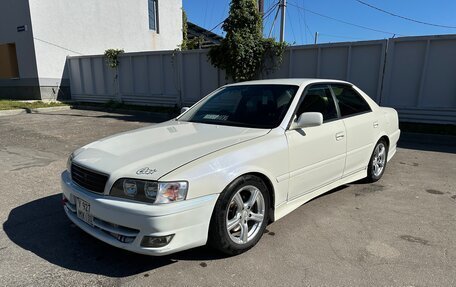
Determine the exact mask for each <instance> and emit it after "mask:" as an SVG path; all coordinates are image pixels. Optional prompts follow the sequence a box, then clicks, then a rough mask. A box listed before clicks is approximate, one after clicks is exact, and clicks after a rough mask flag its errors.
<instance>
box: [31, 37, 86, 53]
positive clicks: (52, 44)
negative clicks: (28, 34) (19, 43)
mask: <svg viewBox="0 0 456 287" xmlns="http://www.w3.org/2000/svg"><path fill="white" fill-rule="evenodd" d="M33 39H35V40H38V41H41V42H43V43H46V44H48V45H51V46H54V47H57V48H60V49H62V50H65V51H68V52H71V53H75V54H78V55H81V56H82V55H84V54H82V53H79V52H76V51H73V50H70V49H68V48H65V47H62V46H59V45H57V44H54V43H51V42H48V41H45V40H42V39H40V38H36V37H33Z"/></svg>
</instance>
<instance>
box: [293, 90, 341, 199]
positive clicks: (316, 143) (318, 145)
mask: <svg viewBox="0 0 456 287" xmlns="http://www.w3.org/2000/svg"><path fill="white" fill-rule="evenodd" d="M304 112H320V113H322V114H323V124H322V125H321V126H316V127H309V128H302V129H297V130H287V131H286V136H287V140H288V146H289V163H290V188H289V193H288V200H293V199H295V198H297V197H299V196H302V195H304V194H306V193H309V192H312V191H314V190H317V189H318V188H320V187H323V186H325V185H327V184H329V183H331V182H334V181H336V180H338V179H340V178H341V177H342V174H343V171H344V166H345V154H346V132H345V126H344V123H343V121H342V120H341V119H339V116H338V113H337V109H336V105H335V103H334V98H333V96H332V94H331V90H330V88H329V86H328V85H321V84H319V85H313V86H311V87H309V88H308V89H306V91H305V92H304V95H303V99H302V100H301V103H300V104H299V105H298V109H297V112H296V116H297V117H299V115H301V113H304Z"/></svg>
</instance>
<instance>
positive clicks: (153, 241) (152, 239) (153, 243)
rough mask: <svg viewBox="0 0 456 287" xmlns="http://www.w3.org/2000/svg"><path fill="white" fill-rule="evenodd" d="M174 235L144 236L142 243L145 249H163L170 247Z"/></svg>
mask: <svg viewBox="0 0 456 287" xmlns="http://www.w3.org/2000/svg"><path fill="white" fill-rule="evenodd" d="M173 237H174V234H171V235H166V236H144V237H143V239H142V241H141V246H143V247H163V246H166V245H168V243H170V242H171V239H173Z"/></svg>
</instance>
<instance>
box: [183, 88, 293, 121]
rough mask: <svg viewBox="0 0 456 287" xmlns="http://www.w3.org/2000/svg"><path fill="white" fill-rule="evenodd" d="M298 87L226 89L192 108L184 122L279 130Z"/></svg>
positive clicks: (184, 117) (185, 115)
mask: <svg viewBox="0 0 456 287" xmlns="http://www.w3.org/2000/svg"><path fill="white" fill-rule="evenodd" d="M298 88H299V87H298V86H290V85H239V86H231V87H226V88H224V89H222V90H220V91H218V92H217V93H215V94H214V95H212V96H210V97H208V98H207V99H205V100H204V101H202V102H200V103H199V104H198V105H196V106H194V107H192V109H191V110H189V111H188V112H187V113H186V114H184V115H183V116H182V117H180V118H179V120H180V121H189V122H196V123H206V124H217V125H231V126H242V127H252V128H268V129H271V128H275V127H277V126H278V125H279V124H280V123H281V122H282V120H283V117H284V116H285V113H286V112H287V110H288V108H289V106H290V104H291V101H292V100H293V97H294V95H295V94H296V92H297V90H298Z"/></svg>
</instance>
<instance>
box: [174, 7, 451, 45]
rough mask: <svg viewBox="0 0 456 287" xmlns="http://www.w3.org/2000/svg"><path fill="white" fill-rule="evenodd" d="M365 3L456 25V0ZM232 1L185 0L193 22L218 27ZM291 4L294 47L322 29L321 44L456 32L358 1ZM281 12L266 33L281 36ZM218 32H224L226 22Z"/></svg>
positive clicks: (288, 35)
mask: <svg viewBox="0 0 456 287" xmlns="http://www.w3.org/2000/svg"><path fill="white" fill-rule="evenodd" d="M264 1H265V11H268V9H269V8H270V7H272V6H273V5H274V4H275V3H277V2H278V1H279V0H264ZM362 1H363V2H365V3H368V4H371V5H373V6H376V7H378V8H381V9H383V10H386V11H388V12H392V13H394V14H398V15H400V16H404V17H407V18H412V19H414V20H418V21H423V22H427V23H431V24H437V25H444V26H454V27H456V0H362ZM229 3H230V0H182V4H183V8H184V10H185V11H186V12H187V17H188V19H189V21H190V22H193V23H195V24H197V25H199V26H202V27H204V28H206V29H208V30H211V29H213V28H214V27H216V26H217V25H218V24H219V23H220V22H222V21H223V19H225V18H226V17H227V16H228V11H229ZM287 3H288V5H287V9H286V11H287V12H286V17H285V18H286V25H285V41H286V42H288V43H289V44H291V45H304V44H312V43H314V35H315V32H318V33H319V36H318V43H329V42H331V43H333V42H347V41H361V40H376V39H385V38H391V37H393V36H394V37H401V36H418V35H438V34H456V28H443V27H435V26H429V25H423V24H419V23H414V22H410V21H407V20H404V19H400V18H397V17H393V16H391V15H387V14H385V13H382V12H380V11H377V10H375V9H372V8H370V7H367V6H365V5H363V4H361V3H359V2H357V1H356V0H287ZM275 11H276V10H274V11H272V13H271V14H270V15H269V16H268V17H266V18H265V20H264V34H265V36H269V35H271V37H275V38H276V39H278V37H279V26H280V23H279V20H280V14H279V16H278V18H277V22H276V24H275V27H274V29H273V30H271V27H272V22H273V19H274V16H275ZM316 13H317V14H320V15H317V14H316ZM322 15H323V16H322ZM324 16H326V17H324ZM327 17H331V18H334V19H337V20H341V21H343V22H348V23H351V24H354V25H359V26H364V27H365V28H360V27H357V26H353V25H349V24H346V23H342V22H338V21H335V20H333V19H329V18H327ZM366 28H369V29H372V30H369V29H366ZM374 30H378V31H374ZM213 32H215V33H217V34H219V35H224V33H223V31H222V30H221V28H220V26H218V27H217V28H215V29H214V30H213Z"/></svg>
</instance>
